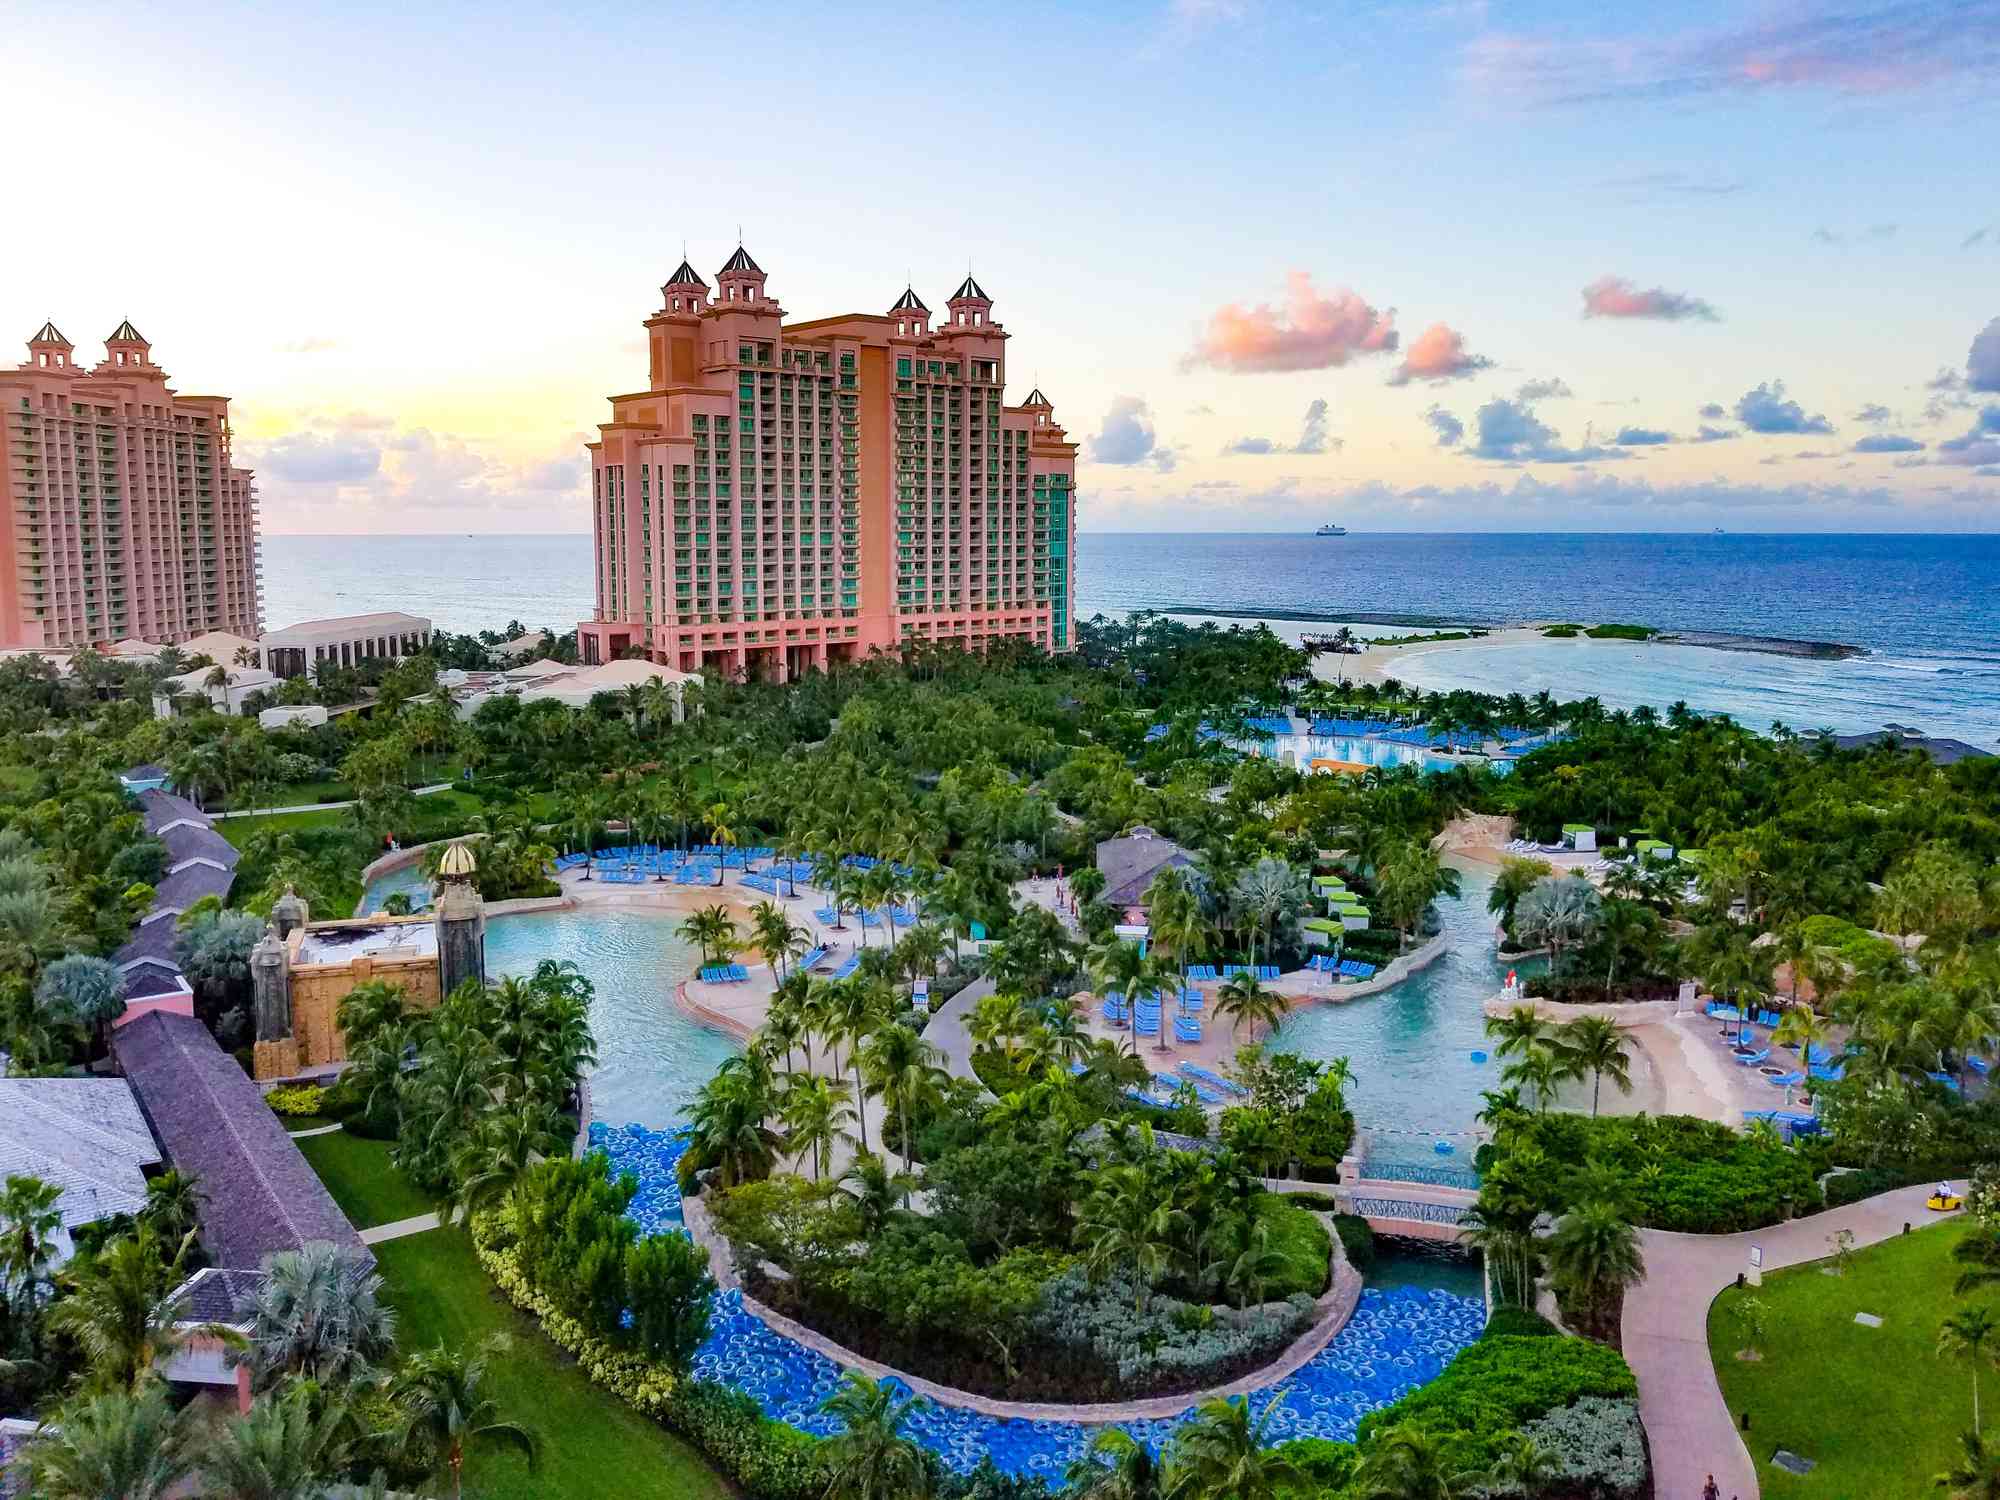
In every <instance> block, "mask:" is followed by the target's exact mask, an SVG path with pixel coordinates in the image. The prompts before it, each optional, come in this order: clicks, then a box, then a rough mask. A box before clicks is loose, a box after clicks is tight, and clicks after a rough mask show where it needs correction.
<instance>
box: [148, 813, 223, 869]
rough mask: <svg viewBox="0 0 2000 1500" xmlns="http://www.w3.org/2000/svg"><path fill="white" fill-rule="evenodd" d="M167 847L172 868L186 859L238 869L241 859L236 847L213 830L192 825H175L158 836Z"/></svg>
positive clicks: (169, 863) (168, 860)
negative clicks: (211, 862)
mask: <svg viewBox="0 0 2000 1500" xmlns="http://www.w3.org/2000/svg"><path fill="white" fill-rule="evenodd" d="M157 837H158V838H159V840H160V842H161V843H163V844H165V845H166V846H167V863H168V865H169V866H170V867H171V866H173V865H177V864H179V863H180V862H181V861H182V860H185V859H212V860H214V861H215V862H216V863H218V864H220V865H224V866H227V867H228V868H229V869H232V870H233V869H235V868H236V861H237V860H238V859H239V858H241V857H242V856H240V855H239V854H238V853H237V852H236V846H235V845H234V844H232V843H230V842H229V840H228V839H226V838H224V837H223V836H222V835H221V834H219V833H217V832H216V831H215V830H214V829H212V828H205V827H201V826H198V825H196V824H192V823H173V824H171V825H170V826H168V827H166V828H164V829H162V830H161V832H160V833H159V834H158V835H157Z"/></svg>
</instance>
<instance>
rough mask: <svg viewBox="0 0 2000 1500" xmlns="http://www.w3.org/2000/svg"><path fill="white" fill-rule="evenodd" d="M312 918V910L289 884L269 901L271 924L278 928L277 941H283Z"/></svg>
mask: <svg viewBox="0 0 2000 1500" xmlns="http://www.w3.org/2000/svg"><path fill="white" fill-rule="evenodd" d="M311 920H312V911H311V909H310V908H309V907H307V905H306V903H305V900H304V898H303V897H301V896H300V895H299V893H298V892H297V891H295V890H293V889H292V888H291V887H290V886H286V887H285V894H284V895H282V896H280V897H279V898H278V899H277V900H276V901H274V902H272V903H271V925H272V926H273V927H275V928H277V929H278V941H279V942H283V941H284V940H285V939H286V938H288V937H290V936H291V935H292V934H293V933H295V932H297V931H298V930H299V929H300V928H301V927H303V926H305V925H306V923H307V922H309V921H311Z"/></svg>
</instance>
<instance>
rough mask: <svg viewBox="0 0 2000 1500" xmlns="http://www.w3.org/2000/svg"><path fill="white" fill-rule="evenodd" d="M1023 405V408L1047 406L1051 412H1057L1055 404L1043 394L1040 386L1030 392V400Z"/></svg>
mask: <svg viewBox="0 0 2000 1500" xmlns="http://www.w3.org/2000/svg"><path fill="white" fill-rule="evenodd" d="M1021 404H1022V405H1023V406H1046V407H1048V408H1049V409H1050V410H1051V411H1053V410H1055V402H1053V401H1051V400H1049V398H1048V397H1047V396H1044V395H1043V394H1042V388H1041V387H1040V386H1036V387H1035V388H1034V389H1033V390H1032V391H1030V392H1028V399H1027V400H1026V401H1023V402H1022V403H1021Z"/></svg>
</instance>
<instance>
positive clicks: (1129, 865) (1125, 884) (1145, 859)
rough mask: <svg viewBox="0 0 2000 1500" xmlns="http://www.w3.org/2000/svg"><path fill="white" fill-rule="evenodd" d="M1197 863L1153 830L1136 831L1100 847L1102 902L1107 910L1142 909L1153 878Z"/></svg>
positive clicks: (1142, 829)
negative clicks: (1122, 907)
mask: <svg viewBox="0 0 2000 1500" xmlns="http://www.w3.org/2000/svg"><path fill="white" fill-rule="evenodd" d="M1193 863H1194V856H1193V855H1191V854H1189V853H1188V852H1187V850H1185V849H1183V848H1182V847H1181V846H1180V845H1179V844H1176V843H1175V842H1174V841H1173V840H1172V839H1164V838H1161V837H1160V836H1159V835H1158V834H1157V833H1155V832H1153V830H1152V829H1150V828H1135V829H1133V830H1132V831H1131V832H1130V833H1128V834H1126V835H1125V836H1124V837H1123V838H1115V839H1106V840H1105V841H1104V842H1103V843H1101V844H1099V845H1098V846H1097V868H1098V869H1099V870H1100V871H1102V872H1103V875H1104V896H1103V900H1104V903H1105V905H1107V906H1143V905H1145V904H1146V892H1147V891H1148V890H1149V889H1150V888H1151V887H1152V884H1153V877H1154V876H1155V875H1158V874H1159V873H1160V871H1162V870H1164V869H1167V868H1169V867H1175V868H1179V867H1184V866H1187V865H1191V864H1193Z"/></svg>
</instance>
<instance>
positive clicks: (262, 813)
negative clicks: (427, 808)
mask: <svg viewBox="0 0 2000 1500" xmlns="http://www.w3.org/2000/svg"><path fill="white" fill-rule="evenodd" d="M451 787H452V783H450V782H449V781H440V782H438V783H437V784H436V785H435V786H420V787H416V788H414V789H413V790H412V791H411V792H410V795H411V796H412V797H428V796H430V795H431V794H432V793H433V792H448V791H450V790H451ZM352 806H354V800H353V799H352V798H349V799H348V800H347V801H345V802H301V803H298V804H296V805H295V806H292V807H244V808H238V809H237V810H236V811H235V812H219V813H210V814H209V816H210V817H212V818H214V819H215V821H216V822H218V823H220V822H222V821H223V820H224V819H226V818H276V817H280V816H282V815H283V814H285V813H307V812H337V811H338V810H339V809H341V808H343V807H352Z"/></svg>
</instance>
